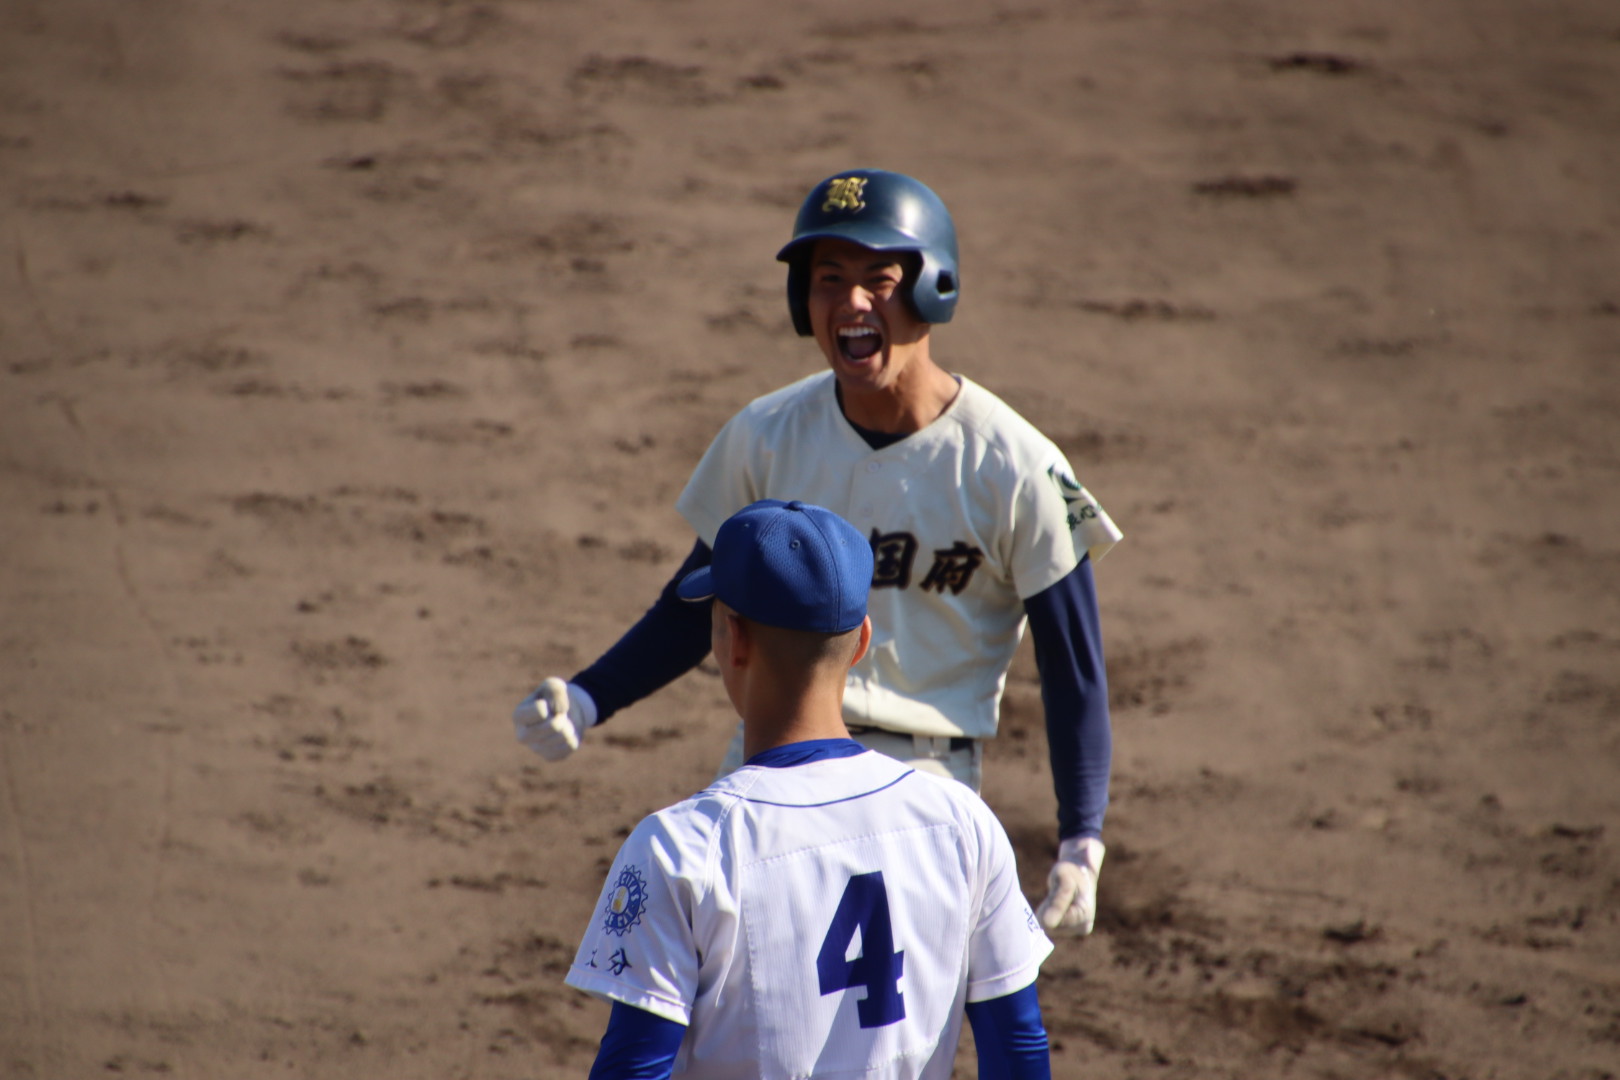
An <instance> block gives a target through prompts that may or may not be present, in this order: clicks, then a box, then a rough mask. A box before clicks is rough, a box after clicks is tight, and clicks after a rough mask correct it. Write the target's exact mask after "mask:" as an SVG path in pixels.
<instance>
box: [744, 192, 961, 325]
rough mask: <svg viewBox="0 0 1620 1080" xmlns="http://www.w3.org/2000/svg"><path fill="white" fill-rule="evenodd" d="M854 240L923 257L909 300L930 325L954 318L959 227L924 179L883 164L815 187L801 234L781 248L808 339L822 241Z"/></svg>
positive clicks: (796, 225)
mask: <svg viewBox="0 0 1620 1080" xmlns="http://www.w3.org/2000/svg"><path fill="white" fill-rule="evenodd" d="M833 237H836V238H838V239H842V240H852V241H854V242H855V243H857V244H860V245H862V246H863V247H869V248H871V249H872V250H874V251H896V252H899V251H909V252H915V253H916V254H917V255H919V256H921V261H922V265H921V266H920V267H919V268H918V270H917V272H916V273H915V274H912V273H909V272H908V273H907V275H906V282H905V290H906V292H905V298H906V300H907V302H908V303H910V305H911V309H912V311H914V312H916V314H917V317H918V318H919V319H921V320H922V321H923V322H927V323H945V322H950V321H951V316H952V315H953V314H954V313H955V311H956V297H957V290H958V287H959V279H958V276H957V269H956V261H957V256H956V226H955V225H954V224H952V222H951V214H950V211H949V210H946V209H945V204H944V202H942V201H941V200H940V197H939V196H938V195H935V194H934V193H933V192H932V191H930V190H929V189H928V187H927V186H926V185H925V184H923V183H921V182H920V181H917V180H913V179H912V178H911V177H909V176H905V175H903V174H901V173H897V172H885V171H884V170H882V169H850V170H848V171H847V172H841V173H838V174H836V175H834V176H829V177H828V178H827V179H825V180H823V181H822V182H821V183H819V184H817V185H816V186H815V188H814V189H812V190H811V192H810V195H809V197H808V198H806V199H805V200H804V205H803V206H801V207H800V208H799V216H798V218H797V219H796V220H795V221H794V222H793V239H792V240H790V241H788V244H787V246H786V247H784V248H783V249H782V250H781V251H779V252H777V253H776V258H777V259H778V261H780V262H785V263H787V264H788V283H787V296H788V311H789V312H791V313H792V315H793V328H794V329H795V330H797V331H798V332H799V335H800V336H801V337H809V336H810V335H811V334H813V333H814V330H812V328H811V326H810V302H809V296H810V251H811V249H812V248H813V247H814V246H815V242H816V241H817V240H822V239H827V238H833Z"/></svg>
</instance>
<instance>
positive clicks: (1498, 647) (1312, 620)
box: [0, 0, 1620, 1080]
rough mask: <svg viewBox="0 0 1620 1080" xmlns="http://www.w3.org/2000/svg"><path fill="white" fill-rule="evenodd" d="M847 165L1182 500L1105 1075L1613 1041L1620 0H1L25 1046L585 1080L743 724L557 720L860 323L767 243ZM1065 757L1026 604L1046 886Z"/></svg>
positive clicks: (1538, 1067) (22, 1069)
mask: <svg viewBox="0 0 1620 1080" xmlns="http://www.w3.org/2000/svg"><path fill="white" fill-rule="evenodd" d="M767 12H769V14H767ZM852 165H873V166H879V167H887V168H893V169H898V170H901V171H905V172H909V173H912V174H913V175H916V176H918V177H920V178H922V179H924V180H925V181H926V182H928V183H929V184H930V185H932V186H933V187H934V188H935V189H936V190H938V191H939V192H940V194H941V195H942V196H943V197H944V198H945V199H946V201H947V202H948V203H949V204H950V206H951V207H952V208H953V210H954V212H955V214H956V217H957V223H958V226H959V228H960V231H961V234H962V245H963V260H964V278H965V282H964V301H963V304H962V308H961V310H960V311H959V313H958V317H957V320H956V321H955V322H954V323H952V324H951V325H950V326H948V327H943V328H941V329H940V330H939V331H938V333H937V334H936V335H935V355H936V356H937V357H939V358H940V359H941V360H942V361H943V362H944V363H945V365H946V366H947V367H949V368H951V369H953V370H957V371H961V372H963V373H966V374H968V375H970V376H972V377H973V378H975V379H977V380H979V381H980V382H982V383H984V384H985V385H987V386H988V387H990V388H991V389H992V390H994V391H996V392H997V393H999V394H1001V395H1002V396H1003V397H1005V398H1006V399H1007V400H1009V401H1010V402H1011V403H1012V404H1014V405H1015V406H1016V407H1018V408H1019V409H1021V410H1022V411H1023V412H1024V413H1025V414H1026V415H1027V416H1028V417H1029V418H1030V419H1031V420H1033V421H1034V422H1035V423H1037V424H1038V425H1039V426H1040V427H1042V429H1043V430H1045V431H1046V432H1048V433H1049V434H1050V435H1052V436H1053V437H1054V438H1055V439H1057V440H1058V441H1059V442H1060V443H1061V444H1062V445H1063V446H1064V448H1065V449H1066V450H1067V451H1068V453H1069V454H1070V456H1071V459H1072V461H1073V463H1074V465H1075V467H1076V469H1077V471H1078V474H1079V476H1080V477H1081V479H1082V480H1083V482H1085V483H1086V484H1087V485H1088V486H1089V487H1090V488H1091V489H1092V491H1093V492H1095V493H1096V494H1097V495H1098V497H1099V498H1100V499H1101V500H1102V501H1103V503H1104V505H1105V506H1106V507H1107V508H1108V509H1109V511H1110V512H1111V513H1112V515H1113V516H1114V518H1115V519H1116V520H1117V521H1118V522H1119V524H1120V525H1121V526H1122V528H1123V529H1124V530H1125V532H1126V534H1127V538H1126V540H1125V542H1124V543H1122V544H1121V545H1120V546H1119V548H1118V549H1116V550H1115V551H1114V552H1113V553H1112V554H1110V555H1109V556H1108V558H1107V559H1106V560H1104V562H1103V563H1102V564H1101V566H1100V568H1099V582H1100V586H1099V587H1100V590H1101V597H1102V604H1103V609H1104V626H1105V632H1106V634H1107V639H1108V640H1107V644H1108V653H1109V669H1110V675H1111V679H1112V696H1113V700H1114V719H1115V738H1116V758H1115V774H1114V786H1113V804H1112V808H1111V810H1110V814H1109V818H1108V829H1107V840H1108V843H1109V845H1110V847H1109V852H1110V854H1109V858H1108V863H1107V866H1106V867H1105V870H1104V873H1103V877H1102V889H1101V904H1102V908H1101V916H1100V920H1099V927H1098V931H1097V933H1096V935H1095V936H1094V937H1092V938H1091V939H1089V940H1087V941H1085V942H1083V943H1076V942H1065V943H1063V944H1061V945H1060V948H1059V951H1058V952H1057V953H1056V954H1055V956H1054V957H1053V959H1052V961H1051V962H1050V963H1049V964H1048V966H1047V968H1046V970H1045V971H1044V972H1043V975H1042V980H1041V992H1042V996H1043V1000H1044V1003H1045V1007H1046V1014H1047V1018H1048V1024H1049V1027H1050V1029H1051V1032H1052V1036H1053V1042H1054V1066H1055V1073H1056V1075H1058V1076H1061V1077H1073V1078H1080V1077H1084V1078H1086V1080H1104V1078H1111V1077H1162V1078H1183V1077H1200V1078H1204V1077H1233V1078H1235V1077H1243V1078H1255V1077H1334V1078H1347V1080H1349V1078H1367V1080H1372V1078H1385V1077H1413V1078H1418V1077H1422V1078H1441V1077H1444V1078H1448V1080H1461V1078H1473V1080H1480V1078H1487V1077H1501V1078H1509V1077H1546V1078H1561V1080H1576V1078H1580V1080H1596V1078H1599V1077H1613V1076H1615V1075H1616V1074H1617V1073H1620V853H1617V847H1616V842H1617V840H1620V617H1617V616H1620V541H1617V539H1616V538H1617V536H1620V495H1617V493H1620V11H1617V10H1616V8H1615V6H1614V5H1613V3H1612V2H1611V0H1472V2H1465V0H1421V2H1413V0H1351V2H1348V3H1343V4H1331V5H1330V4H1317V3H1300V2H1297V0H1292V2H1290V0H1163V2H1158V0H1073V2H1060V0H1027V2H1023V0H1007V2H1005V3H1003V2H996V3H978V2H972V0H940V2H938V3H934V4H929V5H909V6H906V7H903V8H901V9H893V8H886V7H877V6H875V5H856V4H852V3H835V2H832V0H807V2H805V3H800V4H795V5H761V4H758V3H744V2H742V0H625V2H618V0H614V2H606V0H604V2H587V0H485V2H462V0H434V2H428V0H343V2H334V0H327V2H317V0H284V2H279V3H254V2H249V0H215V2H213V3H202V2H197V0H141V2H138V3H137V2H126V3H119V4H107V3H94V2H91V0H49V2H46V0H4V2H0V183H3V188H0V256H3V257H0V401H3V412H0V418H3V419H0V537H3V542H0V611H3V624H0V1076H4V1077H6V1078H8V1080H13V1078H14V1080H83V1078H88V1077H102V1076H111V1075H120V1076H137V1077H138V1076H169V1077H175V1078H183V1080H214V1078H230V1080H249V1078H256V1077H283V1076H298V1077H308V1078H323V1077H332V1078H336V1077H344V1078H354V1077H377V1078H381V1077H389V1078H391V1080H412V1078H421V1080H443V1078H453V1077H454V1078H459V1077H468V1078H473V1077H476V1078H490V1080H494V1078H508V1077H510V1078H518V1077H550V1076H565V1075H573V1076H581V1075H583V1074H584V1072H585V1069H586V1068H587V1066H588V1064H589V1062H590V1060H591V1057H592V1054H593V1052H594V1048H595V1045H596V1040H597V1038H598V1037H599V1036H600V1033H601V1029H602V1026H603V1023H604V1021H605V1018H606V1010H605V1009H604V1008H603V1007H602V1006H600V1005H598V1004H596V1003H594V1002H591V1001H588V1000H586V999H584V998H582V997H581V996H580V995H578V994H577V993H575V992H574V991H572V990H570V989H568V988H566V987H564V986H563V985H562V981H561V980H562V975H563V971H564V968H565V966H566V963H567V961H568V959H569V958H570V956H571V954H572V949H573V945H574V943H575V942H576V941H577V939H578V936H579V934H580V932H581V930H582V929H583V927H584V925H585V921H586V919H587V918H589V916H590V909H591V906H592V903H593V900H594V896H595V891H596V889H597V886H598V884H599V880H600V875H601V873H602V872H603V870H604V868H605V866H606V861H607V859H608V858H609V856H610V855H611V853H612V851H613V850H614V848H615V846H616V844H617V842H618V840H619V838H620V837H621V836H622V835H623V834H624V832H625V830H626V829H627V827H628V826H629V825H630V824H632V823H633V822H634V821H635V820H636V819H637V818H638V817H639V816H640V815H642V814H643V813H645V812H647V811H649V810H651V809H654V808H656V807H657V806H660V805H663V804H665V803H667V802H670V801H672V800H674V799H676V798H678V797H680V796H682V795H684V794H687V793H689V792H690V791H693V790H695V789H696V788H698V787H701V786H702V784H703V783H704V782H705V781H706V780H707V779H708V777H709V776H710V774H711V772H712V770H713V767H714V765H715V763H716V762H717V761H718V759H719V756H720V753H721V750H722V748H723V746H724V744H725V742H726V740H727V738H728V737H729V735H730V731H731V722H730V720H729V712H728V710H727V708H726V707H725V703H724V698H723V693H722V691H721V689H720V686H719V683H718V679H716V678H715V677H714V675H713V672H712V669H710V670H701V669H700V670H699V671H698V672H694V673H693V674H691V675H689V676H687V677H685V678H683V679H682V680H680V681H679V682H677V683H676V684H674V685H673V686H672V687H670V688H669V689H668V690H666V691H665V692H664V693H662V694H661V695H659V696H657V697H656V698H653V699H651V700H649V701H647V702H643V703H642V704H640V705H638V706H636V707H635V708H633V709H631V710H629V711H627V712H626V713H624V714H623V715H621V716H619V717H617V718H615V719H614V720H613V721H611V722H610V724H609V725H608V726H607V727H605V728H603V729H601V730H598V731H596V732H593V733H592V734H591V735H590V737H589V739H588V742H587V746H586V749H585V750H584V752H582V753H581V754H579V755H576V756H575V757H574V758H573V759H571V760H570V761H569V762H567V763H564V764H562V765H559V766H548V765H546V764H545V763H543V762H541V761H540V760H539V759H538V758H536V757H534V756H533V755H532V754H529V753H528V752H527V751H525V750H523V749H522V748H521V747H520V746H518V745H517V744H516V742H515V741H514V739H513V737H512V733H511V727H510V723H509V720H508V717H509V714H510V710H511V707H512V705H513V703H515V702H516V701H517V700H518V699H519V698H520V697H521V696H522V695H523V694H524V693H526V692H527V691H528V690H529V689H530V688H531V687H532V686H533V685H534V683H535V682H536V681H538V680H539V679H540V678H541V677H542V676H544V675H547V674H553V673H561V674H568V673H571V672H572V671H574V670H576V666H577V665H582V664H583V663H585V662H587V661H589V660H590V659H592V658H594V657H595V655H596V654H597V652H598V651H599V650H600V649H602V648H603V647H605V646H606V645H608V644H609V643H610V642H611V641H612V640H613V639H614V638H615V636H616V635H617V634H618V632H619V631H621V630H622V629H623V628H624V627H625V626H627V625H628V624H629V623H630V621H631V620H632V619H633V618H634V617H635V616H637V615H638V614H639V613H640V612H641V610H642V609H643V608H644V607H645V605H646V604H647V603H648V602H650V600H651V598H652V596H653V595H654V592H655V591H656V589H657V588H658V587H659V586H660V585H661V584H662V582H663V581H664V580H665V579H666V578H667V577H668V575H669V574H670V573H671V571H672V570H673V569H674V566H675V565H676V563H677V561H678V560H679V558H680V556H681V555H682V554H684V552H685V550H686V549H687V547H688V546H689V545H690V542H691V534H690V531H689V530H688V529H687V527H686V526H685V525H684V524H683V523H682V522H681V520H680V519H679V518H678V516H677V515H676V514H675V512H674V510H673V502H674V498H675V496H676V494H677V493H678V491H679V490H680V486H681V485H682V483H683V482H684V480H685V478H686V476H687V474H688V472H689V471H690V469H691V467H692V465H693V464H694V462H695V461H696V459H697V457H698V455H699V454H700V453H701V452H702V450H703V448H704V447H705V445H706V444H707V442H708V439H709V438H710V437H711V435H712V434H713V433H714V431H715V430H716V429H717V427H718V426H719V424H720V423H721V422H722V421H723V420H724V419H725V418H726V417H727V416H729V415H730V414H731V413H732V412H733V411H734V410H736V409H737V408H738V407H739V406H740V405H742V404H743V403H744V402H745V401H747V400H748V399H749V398H751V397H752V396H754V395H756V394H759V393H761V392H763V391H765V390H768V389H771V388H774V387H776V386H778V385H780V384H782V383H785V382H786V381H788V380H790V379H792V378H794V377H796V376H798V375H800V374H803V373H808V372H810V371H812V370H815V369H816V368H817V367H818V366H819V364H820V360H819V357H818V355H817V354H816V352H815V351H814V348H813V346H811V345H809V344H808V343H805V342H801V341H800V340H799V339H797V338H795V337H794V336H793V334H792V332H791V329H790V327H789V326H788V321H787V312H786V310H785V305H784V304H783V303H782V300H781V283H782V275H781V271H780V268H779V267H778V266H777V264H775V263H774V262H773V261H772V255H773V254H774V252H775V250H776V248H777V246H778V245H779V244H780V243H781V242H783V241H784V240H785V239H786V236H787V232H788V227H789V224H790V221H791V216H792V213H793V211H794V209H795V207H796V204H797V201H798V199H799V198H800V196H801V195H802V193H803V192H804V191H805V190H806V189H807V188H808V186H809V185H810V184H812V183H814V182H815V181H816V180H819V179H820V178H822V177H823V176H826V175H828V174H829V173H832V172H835V171H837V170H839V169H841V168H845V167H849V166H852ZM1044 758H1045V746H1044V735H1043V731H1042V728H1041V724H1040V721H1039V699H1038V686H1037V683H1036V680H1035V676H1034V670H1033V663H1032V661H1031V660H1030V658H1029V656H1028V653H1027V649H1026V651H1025V653H1023V654H1021V657H1020V660H1019V663H1018V666H1017V667H1016V668H1015V670H1014V672H1013V675H1012V678H1011V681H1010V685H1009V693H1008V703H1007V709H1006V715H1005V718H1004V724H1003V737H1002V738H1000V739H999V740H998V741H997V742H996V743H995V744H994V745H993V746H992V747H991V749H990V751H989V754H988V780H987V786H986V797H987V798H988V799H989V801H990V802H991V804H992V805H994V806H995V807H996V809H997V810H998V812H999V813H1000V814H1001V816H1002V818H1003V820H1004V821H1005V822H1006V823H1007V825H1008V827H1009V829H1010V831H1011V832H1012V833H1013V835H1014V837H1015V839H1016V840H1017V842H1018V844H1019V850H1020V857H1021V862H1022V869H1023V874H1024V880H1025V884H1026V887H1027V889H1028V891H1029V892H1030V893H1031V895H1039V890H1040V887H1041V878H1042V876H1043V875H1044V872H1045V867H1046V863H1047V859H1048V857H1049V855H1050V853H1051V850H1052V848H1053V846H1054V841H1055V836H1054V827H1053V823H1054V817H1053V804H1052V796H1051V793H1050V787H1049V783H1048V781H1047V778H1046V777H1047V770H1046V767H1045V764H1044ZM970 1060H971V1059H970V1057H968V1056H966V1054H965V1053H964V1057H963V1062H964V1068H963V1069H962V1070H960V1071H961V1072H962V1074H963V1075H971V1071H972V1070H971V1068H970V1067H968V1066H967V1065H966V1063H967V1062H969V1061H970Z"/></svg>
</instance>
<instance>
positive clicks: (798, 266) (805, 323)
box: [787, 250, 815, 337]
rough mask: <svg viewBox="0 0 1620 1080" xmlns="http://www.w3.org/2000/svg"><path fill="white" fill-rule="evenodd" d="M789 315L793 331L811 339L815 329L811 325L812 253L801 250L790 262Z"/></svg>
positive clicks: (788, 286) (788, 284)
mask: <svg viewBox="0 0 1620 1080" xmlns="http://www.w3.org/2000/svg"><path fill="white" fill-rule="evenodd" d="M787 302H788V314H789V315H792V316H793V329H794V330H796V331H798V333H799V336H800V337H811V336H812V335H814V334H815V328H814V327H812V326H811V325H810V252H809V250H801V251H799V252H797V253H796V254H795V255H794V256H793V258H792V259H790V260H789V261H788V277H787Z"/></svg>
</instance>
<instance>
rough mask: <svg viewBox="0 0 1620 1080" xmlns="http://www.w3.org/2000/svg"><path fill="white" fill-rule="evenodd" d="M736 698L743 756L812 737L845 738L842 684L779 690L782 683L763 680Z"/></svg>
mask: <svg viewBox="0 0 1620 1080" xmlns="http://www.w3.org/2000/svg"><path fill="white" fill-rule="evenodd" d="M750 689H751V690H752V691H753V692H751V693H747V694H745V695H744V697H743V700H742V701H739V702H737V706H738V712H740V713H741V714H742V718H743V756H744V758H745V759H747V758H751V757H753V756H754V755H755V754H760V753H763V752H765V751H766V750H771V749H774V748H776V747H778V746H787V745H788V744H790V743H796V742H807V741H809V740H811V739H847V738H849V729H848V728H846V727H845V726H844V709H843V698H844V685H843V680H842V679H840V680H839V681H838V682H837V683H836V684H830V683H829V684H827V685H824V686H821V687H819V688H811V689H809V690H805V691H800V692H790V693H786V694H784V693H781V692H780V690H781V685H780V684H775V685H771V684H769V683H762V684H760V685H758V686H756V687H752V688H750Z"/></svg>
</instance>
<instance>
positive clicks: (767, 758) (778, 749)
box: [743, 739, 866, 769]
mask: <svg viewBox="0 0 1620 1080" xmlns="http://www.w3.org/2000/svg"><path fill="white" fill-rule="evenodd" d="M865 750H866V747H864V746H862V745H861V744H860V743H858V742H856V741H855V740H854V739H806V740H805V741H804V742H795V743H788V744H787V745H785V746H773V747H771V748H770V749H769V750H761V751H760V752H759V753H757V754H755V755H754V756H753V757H751V758H749V759H748V760H747V761H745V762H743V764H744V765H761V766H763V767H765V768H767V769H789V768H792V767H793V766H795V765H804V764H807V763H808V762H812V761H821V760H823V759H824V758H840V757H854V756H855V755H856V754H859V753H863V752H865Z"/></svg>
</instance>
